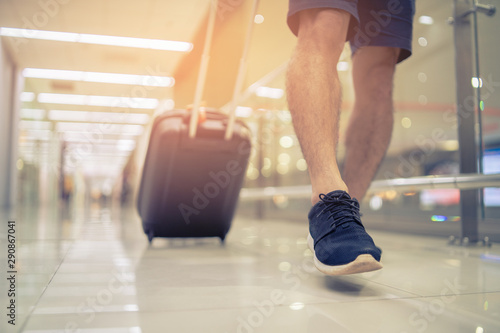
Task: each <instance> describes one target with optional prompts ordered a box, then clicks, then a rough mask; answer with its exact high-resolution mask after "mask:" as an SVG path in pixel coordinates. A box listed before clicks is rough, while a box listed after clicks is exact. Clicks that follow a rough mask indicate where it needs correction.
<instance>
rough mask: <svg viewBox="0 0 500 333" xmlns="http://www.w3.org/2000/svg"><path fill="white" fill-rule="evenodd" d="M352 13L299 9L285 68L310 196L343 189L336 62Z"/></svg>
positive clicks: (316, 197) (289, 102) (291, 107)
mask: <svg viewBox="0 0 500 333" xmlns="http://www.w3.org/2000/svg"><path fill="white" fill-rule="evenodd" d="M349 20H350V14H349V13H347V12H345V11H342V10H336V9H311V10H305V11H302V12H300V28H299V33H298V41H297V47H296V49H295V52H294V54H293V56H292V59H291V60H290V65H289V68H288V73H287V97H288V105H289V107H290V112H291V114H292V119H293V125H294V128H295V132H296V134H297V137H298V139H299V142H300V145H301V147H302V152H303V154H304V157H305V159H306V161H307V164H308V167H309V175H310V177H311V184H312V190H313V195H312V198H311V201H312V203H313V204H315V203H316V202H317V201H319V198H318V195H319V194H320V193H325V194H326V193H328V192H331V191H334V190H344V191H346V190H347V186H346V184H345V183H344V181H343V180H342V177H341V175H340V171H339V168H338V165H337V160H336V148H337V142H338V118H339V106H340V98H341V88H340V82H339V79H338V75H337V62H338V60H339V57H340V54H341V53H342V50H343V47H344V43H345V38H346V34H347V28H348V25H349Z"/></svg>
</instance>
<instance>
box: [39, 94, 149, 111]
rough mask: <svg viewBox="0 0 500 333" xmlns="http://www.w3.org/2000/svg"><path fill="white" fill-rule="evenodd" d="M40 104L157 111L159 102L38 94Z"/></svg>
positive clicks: (137, 99) (112, 97)
mask: <svg viewBox="0 0 500 333" xmlns="http://www.w3.org/2000/svg"><path fill="white" fill-rule="evenodd" d="M38 102H40V103H50V104H69V105H91V106H107V107H118V108H132V109H156V107H158V100H157V99H155V98H131V97H119V96H91V95H71V94H52V93H41V94H38Z"/></svg>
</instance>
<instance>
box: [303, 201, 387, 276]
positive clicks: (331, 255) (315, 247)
mask: <svg viewBox="0 0 500 333" xmlns="http://www.w3.org/2000/svg"><path fill="white" fill-rule="evenodd" d="M319 198H320V199H321V200H320V201H319V202H318V203H317V204H316V205H314V206H313V207H312V208H311V211H310V212H309V237H308V239H307V242H308V245H309V248H310V249H311V251H312V252H313V253H314V264H315V266H316V268H317V269H318V270H319V271H321V272H323V273H325V274H327V275H347V274H355V273H363V272H370V271H374V270H377V269H381V268H382V264H381V263H380V256H381V250H380V249H379V248H378V247H376V246H375V244H374V243H373V239H372V238H371V237H370V235H368V233H367V232H366V231H365V228H364V226H363V224H362V223H361V218H360V213H359V203H358V200H356V199H351V197H350V196H349V194H348V193H347V192H345V191H333V192H330V193H328V194H320V195H319Z"/></svg>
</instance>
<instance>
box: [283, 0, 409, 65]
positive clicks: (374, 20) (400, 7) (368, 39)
mask: <svg viewBox="0 0 500 333" xmlns="http://www.w3.org/2000/svg"><path fill="white" fill-rule="evenodd" d="M313 8H335V9H341V10H344V11H346V12H348V13H349V14H351V16H352V17H353V18H354V20H351V22H350V25H349V30H348V32H347V40H348V41H349V43H350V44H351V50H352V53H353V54H354V53H355V52H356V50H357V49H359V48H360V47H363V46H387V47H397V48H400V49H401V53H400V55H399V59H398V62H401V61H403V60H405V59H406V58H408V57H409V56H410V55H411V41H412V34H413V16H414V15H415V0H289V10H288V19H287V23H288V26H289V27H290V30H292V32H293V33H294V34H295V35H297V33H298V31H299V26H300V22H299V21H300V20H299V15H297V14H298V13H299V12H300V11H302V10H305V9H313Z"/></svg>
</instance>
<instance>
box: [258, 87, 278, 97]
mask: <svg viewBox="0 0 500 333" xmlns="http://www.w3.org/2000/svg"><path fill="white" fill-rule="evenodd" d="M255 93H256V94H257V96H259V97H267V98H272V99H280V98H281V97H283V94H284V91H283V89H279V88H269V87H258V88H257V90H256V92H255Z"/></svg>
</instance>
